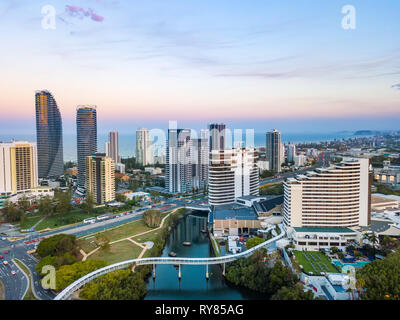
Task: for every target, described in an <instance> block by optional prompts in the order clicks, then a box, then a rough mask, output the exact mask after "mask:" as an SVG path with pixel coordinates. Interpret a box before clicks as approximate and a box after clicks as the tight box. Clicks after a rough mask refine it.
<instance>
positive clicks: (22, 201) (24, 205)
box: [17, 196, 31, 212]
mask: <svg viewBox="0 0 400 320" xmlns="http://www.w3.org/2000/svg"><path fill="white" fill-rule="evenodd" d="M17 204H18V207H19V208H20V209H21V210H22V211H23V212H26V211H28V209H29V208H30V207H31V203H30V201H29V200H28V198H27V197H25V196H23V197H21V198H19V199H18V203H17Z"/></svg>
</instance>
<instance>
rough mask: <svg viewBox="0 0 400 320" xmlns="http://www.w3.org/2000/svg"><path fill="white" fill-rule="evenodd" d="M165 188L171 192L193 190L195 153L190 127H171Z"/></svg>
mask: <svg viewBox="0 0 400 320" xmlns="http://www.w3.org/2000/svg"><path fill="white" fill-rule="evenodd" d="M166 158H167V159H166V166H165V173H166V179H165V188H166V189H167V191H168V192H170V193H174V194H176V193H186V192H191V191H192V190H193V155H192V140H191V131H190V129H169V130H168V140H167V157H166Z"/></svg>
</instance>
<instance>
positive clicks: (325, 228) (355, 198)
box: [284, 158, 371, 249]
mask: <svg viewBox="0 0 400 320" xmlns="http://www.w3.org/2000/svg"><path fill="white" fill-rule="evenodd" d="M369 167H370V165H369V159H350V158H349V159H344V160H343V161H342V162H341V163H339V164H336V165H332V166H330V167H328V168H319V169H316V170H315V171H310V172H308V173H307V174H306V175H298V176H296V178H289V179H287V181H285V183H284V223H285V225H286V226H287V227H288V228H289V229H290V228H292V229H293V230H294V231H295V235H296V234H297V236H298V235H299V234H301V235H302V237H303V238H304V239H307V237H306V236H307V232H311V233H312V235H310V234H308V236H309V237H311V238H312V239H314V240H312V241H311V242H307V241H300V242H301V245H302V246H304V247H307V246H309V247H310V246H311V247H312V248H316V249H318V248H321V247H328V246H329V245H332V244H329V243H328V241H325V240H327V239H328V238H329V237H328V236H326V235H321V238H322V242H321V241H316V239H318V238H319V236H318V232H319V231H321V232H323V233H324V234H326V233H329V232H334V233H337V236H336V237H335V238H337V239H334V240H338V241H334V243H335V244H338V245H339V246H342V245H344V244H345V243H346V242H347V240H346V239H349V237H352V236H354V231H352V229H354V228H356V229H357V228H358V227H360V226H368V225H369V224H370V219H371V212H370V207H371V193H370V189H371V188H370V187H371V177H370V174H369V171H370V168H369ZM349 228H352V229H349ZM304 233H306V234H304ZM324 239H325V240H324ZM340 239H342V240H343V241H339V240H340ZM297 240H298V239H297ZM297 240H296V237H295V242H296V241H297ZM309 247H308V248H309Z"/></svg>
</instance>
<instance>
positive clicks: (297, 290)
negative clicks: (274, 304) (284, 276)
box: [271, 283, 314, 300]
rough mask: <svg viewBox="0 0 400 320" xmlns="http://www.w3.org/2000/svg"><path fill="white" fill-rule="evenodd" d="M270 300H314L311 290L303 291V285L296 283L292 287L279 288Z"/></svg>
mask: <svg viewBox="0 0 400 320" xmlns="http://www.w3.org/2000/svg"><path fill="white" fill-rule="evenodd" d="M271 300H314V294H313V293H312V291H311V290H309V291H306V292H304V286H303V285H302V284H300V283H298V284H296V285H295V286H293V287H282V288H280V289H279V290H278V291H277V292H276V293H275V294H274V295H273V296H272V297H271Z"/></svg>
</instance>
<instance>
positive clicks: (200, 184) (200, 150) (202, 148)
mask: <svg viewBox="0 0 400 320" xmlns="http://www.w3.org/2000/svg"><path fill="white" fill-rule="evenodd" d="M192 155H193V169H192V171H193V188H196V189H204V188H205V187H206V186H207V184H208V156H209V146H208V139H193V140H192Z"/></svg>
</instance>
